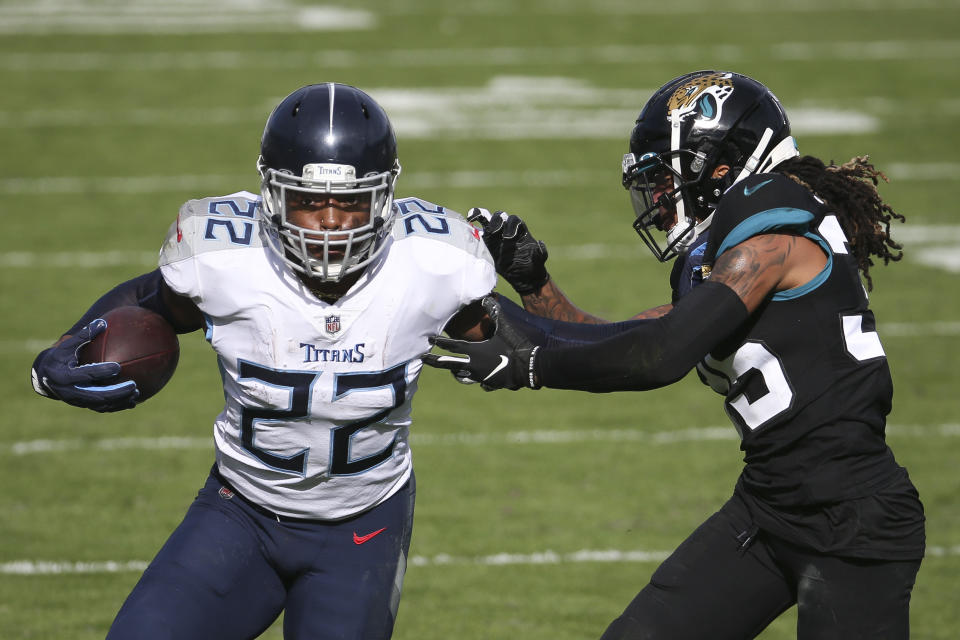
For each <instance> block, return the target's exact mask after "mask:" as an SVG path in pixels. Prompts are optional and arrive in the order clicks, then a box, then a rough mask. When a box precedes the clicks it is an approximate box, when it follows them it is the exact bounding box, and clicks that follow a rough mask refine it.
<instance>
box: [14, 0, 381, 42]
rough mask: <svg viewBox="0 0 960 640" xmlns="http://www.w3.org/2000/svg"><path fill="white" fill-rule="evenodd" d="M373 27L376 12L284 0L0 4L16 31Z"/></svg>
mask: <svg viewBox="0 0 960 640" xmlns="http://www.w3.org/2000/svg"><path fill="white" fill-rule="evenodd" d="M376 25H377V16H376V14H375V13H374V12H372V11H367V10H363V9H353V8H346V7H338V6H332V5H314V6H301V5H299V4H296V3H292V2H289V1H287V0H207V2H204V3H188V2H177V1H167V2H164V3H156V2H145V1H142V0H140V1H138V0H128V1H127V2H123V3H116V2H110V3H106V4H104V3H102V2H91V1H90V0H70V1H64V0H47V1H46V2H29V3H19V4H17V3H5V4H3V5H0V33H7V34H17V35H49V34H60V33H77V34H126V33H129V34H142V33H149V34H166V33H171V34H178V35H179V34H197V33H237V32H254V31H287V32H296V31H347V30H367V29H373V28H374V27H376Z"/></svg>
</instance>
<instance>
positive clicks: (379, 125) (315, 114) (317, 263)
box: [257, 82, 400, 282]
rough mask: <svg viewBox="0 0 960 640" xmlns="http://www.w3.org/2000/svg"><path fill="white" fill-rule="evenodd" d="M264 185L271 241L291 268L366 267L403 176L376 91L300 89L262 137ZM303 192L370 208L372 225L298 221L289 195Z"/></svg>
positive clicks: (329, 275)
mask: <svg viewBox="0 0 960 640" xmlns="http://www.w3.org/2000/svg"><path fill="white" fill-rule="evenodd" d="M257 171H258V172H259V173H260V178H261V183H260V190H261V193H262V195H263V210H264V214H265V216H266V218H267V221H268V223H269V224H270V225H272V226H273V228H274V229H275V230H276V231H277V236H278V237H276V238H273V239H272V241H271V242H270V243H269V244H270V246H271V248H272V249H273V250H274V251H275V252H276V253H277V254H278V255H279V256H280V257H281V258H282V259H283V260H284V261H285V262H286V263H287V264H288V265H290V267H292V268H293V269H294V270H296V271H298V272H300V273H303V274H305V275H307V276H309V277H311V278H317V279H319V280H321V281H325V282H337V281H339V280H341V279H342V278H343V277H344V276H346V275H347V274H350V273H354V272H356V271H359V270H362V269H364V268H365V267H366V266H367V265H368V264H369V263H370V262H371V261H372V260H373V259H374V258H376V257H377V255H379V253H380V252H381V251H382V250H383V248H384V247H385V239H386V237H387V235H388V234H389V233H390V229H391V227H392V223H393V220H394V215H395V213H394V210H393V190H394V186H395V184H396V180H397V177H398V176H399V175H400V163H399V161H398V160H397V139H396V136H395V135H394V132H393V127H392V126H391V124H390V120H389V119H388V118H387V114H386V113H385V112H384V110H383V109H382V108H381V107H380V105H378V104H377V103H376V102H375V101H374V99H373V98H371V97H370V96H369V95H367V94H366V93H364V92H363V91H361V90H359V89H357V88H355V87H351V86H348V85H345V84H337V83H333V82H328V83H324V84H313V85H309V86H306V87H302V88H300V89H297V90H296V91H294V92H293V93H291V94H290V95H289V96H287V97H286V98H284V99H283V101H282V102H281V103H280V104H279V105H278V106H277V107H276V108H275V109H274V110H273V113H271V114H270V117H269V118H268V119H267V124H266V127H264V130H263V137H262V138H261V140H260V158H259V159H258V161H257ZM305 194H319V195H321V196H323V195H326V196H333V197H335V198H336V199H338V200H341V201H348V202H352V203H357V202H361V203H364V205H367V204H368V205H369V207H370V209H369V210H370V220H369V222H368V224H366V225H363V226H361V227H357V228H354V229H350V230H347V231H338V230H330V231H317V230H315V229H308V228H305V227H301V226H298V225H295V224H293V223H291V222H290V220H289V219H288V216H287V206H288V202H290V201H291V200H292V199H297V198H303V197H304V196H305Z"/></svg>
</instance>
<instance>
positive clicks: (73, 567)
mask: <svg viewBox="0 0 960 640" xmlns="http://www.w3.org/2000/svg"><path fill="white" fill-rule="evenodd" d="M671 553H672V552H670V551H660V550H646V549H629V550H621V549H581V550H579V551H573V552H569V553H563V552H557V551H552V550H549V549H548V550H544V551H537V552H533V553H508V552H502V553H494V554H489V555H479V556H454V555H450V554H446V553H437V554H434V555H416V556H411V558H410V561H409V562H410V564H411V565H412V566H415V567H448V566H470V565H473V566H483V567H506V566H518V565H520V566H522V565H566V564H586V563H612V562H616V563H627V562H631V563H659V562H663V561H664V560H665V559H666V558H667V557H668V556H669V555H670V554H671ZM926 556H927V558H955V557H957V556H960V545H948V546H941V545H934V546H928V547H927V550H926ZM147 564H148V563H147V562H146V561H143V560H127V561H120V560H104V561H87V562H69V561H67V562H64V561H49V560H12V561H10V562H4V563H0V575H13V576H59V575H64V574H102V573H142V572H143V570H144V569H146V568H147Z"/></svg>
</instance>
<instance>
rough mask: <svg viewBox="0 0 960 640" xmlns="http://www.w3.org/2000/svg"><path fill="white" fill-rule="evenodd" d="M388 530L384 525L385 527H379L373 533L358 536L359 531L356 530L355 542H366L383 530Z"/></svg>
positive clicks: (354, 533)
mask: <svg viewBox="0 0 960 640" xmlns="http://www.w3.org/2000/svg"><path fill="white" fill-rule="evenodd" d="M386 530H387V528H386V527H384V528H383V529H377V530H376V531H374V532H373V533H368V534H367V535H365V536H358V535H357V532H356V531H354V532H353V544H363V543H364V542H366V541H367V540H369V539H370V538H374V537H376V536H377V535H379V534H381V533H383V532H384V531H386Z"/></svg>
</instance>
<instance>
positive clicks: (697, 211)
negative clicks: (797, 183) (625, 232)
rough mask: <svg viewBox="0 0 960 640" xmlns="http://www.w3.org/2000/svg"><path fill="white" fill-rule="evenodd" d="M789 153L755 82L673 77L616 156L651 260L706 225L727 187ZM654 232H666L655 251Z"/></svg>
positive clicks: (777, 119) (720, 76)
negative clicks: (626, 146)
mask: <svg viewBox="0 0 960 640" xmlns="http://www.w3.org/2000/svg"><path fill="white" fill-rule="evenodd" d="M797 155H798V151H797V145H796V142H795V141H794V139H793V137H792V136H791V135H790V122H789V121H788V119H787V115H786V113H784V110H783V107H782V106H781V105H780V101H779V100H777V98H776V96H774V95H773V93H771V92H770V90H769V89H767V88H766V87H765V86H763V85H762V84H760V83H759V82H757V81H756V80H753V79H752V78H748V77H747V76H744V75H740V74H738V73H731V72H726V71H696V72H693V73H688V74H685V75H683V76H680V77H679V78H675V79H673V80H671V81H670V82H668V83H667V84H665V85H664V86H663V87H661V88H660V89H659V90H658V91H657V92H656V93H654V94H653V97H651V98H650V100H649V101H647V104H646V105H645V106H644V107H643V110H642V111H641V112H640V115H639V117H638V118H637V122H636V126H634V128H633V132H632V133H631V135H630V153H628V154H626V155H624V157H623V164H622V171H623V174H622V179H623V186H624V188H626V189H627V190H628V191H629V192H630V199H631V202H632V204H633V209H634V213H636V216H637V217H636V220H635V221H634V223H633V226H634V229H636V231H637V233H639V234H640V237H641V238H642V239H643V241H644V242H645V243H646V244H647V246H648V247H649V248H650V250H651V251H652V252H653V254H654V255H655V256H656V257H657V259H658V260H660V261H666V260H670V259H671V258H674V257H675V256H676V255H677V254H679V253H681V252H683V251H684V250H685V249H687V248H689V247H691V246H692V245H693V244H694V242H695V241H696V239H697V237H698V236H700V235H701V234H703V233H704V232H705V231H706V230H707V229H708V228H709V227H710V221H711V216H712V215H713V210H714V209H715V208H716V206H717V202H718V201H719V200H720V197H721V196H722V195H723V193H724V192H725V191H726V190H727V189H728V188H730V187H731V186H732V185H733V184H735V183H737V182H739V181H740V180H743V179H744V178H746V177H747V176H749V175H752V174H755V173H766V172H769V171H770V170H771V169H773V168H774V167H776V166H777V165H778V164H780V163H781V162H783V161H784V160H787V159H789V158H793V157H795V156H797ZM724 165H725V166H727V167H729V170H728V171H727V172H726V173H725V174H723V175H714V174H715V173H717V172H716V169H717V168H718V167H721V166H724ZM674 215H676V224H673V220H674ZM671 225H672V226H671ZM658 230H659V231H666V233H667V235H666V240H665V243H664V244H663V246H662V247H661V245H660V243H659V242H658V239H657V236H655V235H654V234H655V232H656V231H658Z"/></svg>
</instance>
